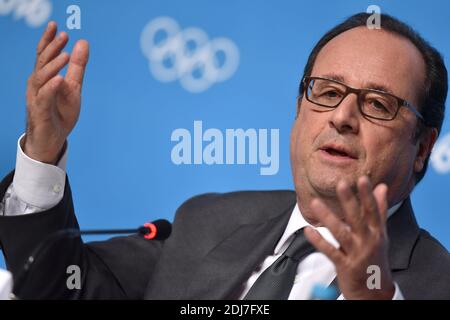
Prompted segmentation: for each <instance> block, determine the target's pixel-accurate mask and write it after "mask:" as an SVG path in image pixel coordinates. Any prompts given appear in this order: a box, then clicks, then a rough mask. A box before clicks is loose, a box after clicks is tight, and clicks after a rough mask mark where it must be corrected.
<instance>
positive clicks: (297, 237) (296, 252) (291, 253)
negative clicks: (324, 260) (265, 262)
mask: <svg viewBox="0 0 450 320" xmlns="http://www.w3.org/2000/svg"><path fill="white" fill-rule="evenodd" d="M314 251H316V250H315V248H314V247H313V246H312V245H311V243H309V241H308V240H307V239H306V237H305V233H304V230H303V229H299V230H297V231H296V232H295V234H294V240H292V242H291V244H290V245H289V247H288V248H287V249H286V251H285V252H284V254H283V255H285V256H287V257H289V258H291V259H293V260H296V261H300V260H301V259H303V258H304V257H305V256H306V255H308V254H310V253H312V252H314Z"/></svg>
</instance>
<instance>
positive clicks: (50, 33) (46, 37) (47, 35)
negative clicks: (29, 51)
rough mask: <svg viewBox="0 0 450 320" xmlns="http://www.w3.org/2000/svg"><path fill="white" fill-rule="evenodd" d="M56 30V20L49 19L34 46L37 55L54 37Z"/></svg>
mask: <svg viewBox="0 0 450 320" xmlns="http://www.w3.org/2000/svg"><path fill="white" fill-rule="evenodd" d="M56 30H57V25H56V22H54V21H50V22H49V23H48V24H47V28H46V29H45V31H44V33H43V34H42V37H41V39H40V40H39V43H38V45H37V47H36V55H37V56H39V55H40V54H41V53H42V51H44V49H45V48H46V47H47V46H48V44H49V43H50V42H51V41H52V40H53V38H54V37H55V34H56ZM36 61H37V60H36Z"/></svg>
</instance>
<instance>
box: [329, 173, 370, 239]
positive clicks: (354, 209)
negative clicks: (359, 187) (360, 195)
mask: <svg viewBox="0 0 450 320" xmlns="http://www.w3.org/2000/svg"><path fill="white" fill-rule="evenodd" d="M336 190H337V195H338V198H339V201H340V204H341V207H342V210H343V213H344V215H345V221H346V222H347V223H348V224H349V225H350V226H351V228H352V230H354V231H356V232H358V231H360V232H364V230H365V227H366V226H365V224H364V223H363V217H362V212H361V208H360V205H359V202H358V199H357V198H356V196H355V194H354V193H353V192H352V190H351V188H350V186H349V184H348V183H347V182H346V181H344V180H341V181H339V183H338V185H337V187H336Z"/></svg>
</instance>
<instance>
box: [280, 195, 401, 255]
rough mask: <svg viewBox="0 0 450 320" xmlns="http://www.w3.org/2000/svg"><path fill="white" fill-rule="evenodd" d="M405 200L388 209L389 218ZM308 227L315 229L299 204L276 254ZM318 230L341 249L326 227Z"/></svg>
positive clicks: (292, 214) (293, 212)
mask: <svg viewBox="0 0 450 320" xmlns="http://www.w3.org/2000/svg"><path fill="white" fill-rule="evenodd" d="M402 203H403V200H402V201H400V202H398V203H396V204H395V205H393V206H392V207H390V208H389V209H388V218H390V217H391V216H392V215H393V214H394V213H395V212H396V211H397V210H398V208H400V206H401V205H402ZM306 226H310V227H313V226H312V225H311V224H309V223H308V222H307V221H306V220H305V218H304V217H303V215H302V213H301V212H300V208H299V207H298V203H297V204H296V205H295V208H294V210H293V211H292V213H291V217H290V218H289V222H288V224H287V226H286V229H285V230H284V233H283V235H282V236H281V238H280V240H279V241H278V243H277V245H276V247H275V250H274V254H275V255H276V254H279V253H281V250H282V249H283V248H284V247H285V244H286V242H287V241H288V240H289V239H290V238H291V237H292V236H293V234H294V233H295V232H296V231H297V230H299V229H302V228H304V227H306ZM313 228H314V229H316V230H317V231H318V232H319V233H320V234H321V235H322V237H324V238H325V240H327V241H328V242H330V243H331V244H332V245H334V246H335V247H339V243H338V242H337V241H336V239H335V238H334V237H333V235H332V233H331V232H330V231H329V230H328V229H327V228H325V227H317V228H316V227H313Z"/></svg>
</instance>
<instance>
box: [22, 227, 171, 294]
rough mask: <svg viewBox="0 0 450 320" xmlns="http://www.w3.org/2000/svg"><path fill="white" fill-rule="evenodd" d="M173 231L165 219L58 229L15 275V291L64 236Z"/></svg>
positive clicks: (148, 235)
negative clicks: (124, 225) (108, 226)
mask: <svg viewBox="0 0 450 320" xmlns="http://www.w3.org/2000/svg"><path fill="white" fill-rule="evenodd" d="M171 232H172V224H171V223H170V222H169V221H167V220H165V219H159V220H155V221H153V222H147V223H145V224H144V225H142V226H140V227H139V228H137V229H103V230H100V229H99V230H79V229H75V228H69V229H61V230H58V231H56V232H54V233H51V234H49V235H48V236H47V237H46V238H44V240H42V241H41V243H40V244H39V245H38V246H37V247H36V248H35V249H34V250H33V252H32V254H31V255H30V256H29V257H28V259H27V261H26V262H25V264H24V265H23V268H22V269H21V270H20V271H19V272H18V274H17V276H15V277H14V278H15V281H14V282H15V283H14V289H15V290H14V291H16V289H17V288H18V287H20V285H22V284H24V283H25V282H26V279H27V277H28V275H29V274H30V273H31V270H32V269H33V265H34V263H35V262H36V260H37V258H38V257H39V256H41V255H45V253H46V252H47V251H48V249H49V248H50V247H51V246H52V245H53V244H55V243H56V242H57V241H59V240H62V239H64V238H76V237H80V236H82V235H105V234H139V235H141V236H142V237H143V238H144V239H147V240H165V239H167V238H169V236H170V234H171ZM15 293H17V292H15ZM16 297H17V296H16ZM19 297H20V295H19Z"/></svg>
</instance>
